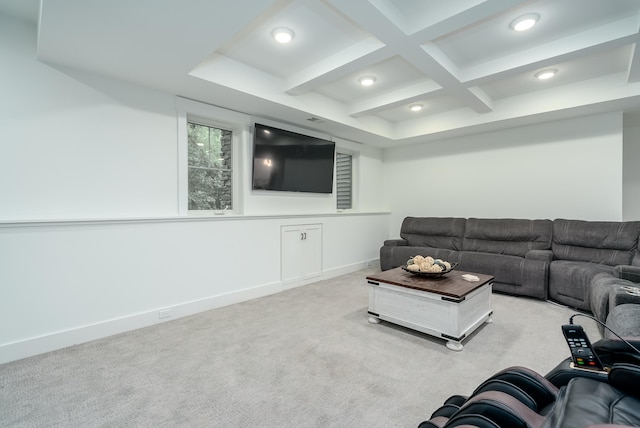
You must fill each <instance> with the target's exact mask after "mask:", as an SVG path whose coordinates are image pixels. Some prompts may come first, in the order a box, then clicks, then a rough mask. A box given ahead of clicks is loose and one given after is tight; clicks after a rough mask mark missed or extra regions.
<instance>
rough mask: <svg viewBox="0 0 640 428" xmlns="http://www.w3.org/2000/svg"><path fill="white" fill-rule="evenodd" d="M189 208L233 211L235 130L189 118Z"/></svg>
mask: <svg viewBox="0 0 640 428" xmlns="http://www.w3.org/2000/svg"><path fill="white" fill-rule="evenodd" d="M187 134H188V137H187V144H188V174H189V178H188V193H189V197H188V198H189V202H188V207H189V210H216V211H221V210H231V209H233V193H232V176H233V174H232V173H233V170H232V158H231V156H232V146H233V132H232V131H229V130H226V129H221V128H217V127H214V126H209V125H204V124H200V123H195V122H192V121H189V122H188V123H187Z"/></svg>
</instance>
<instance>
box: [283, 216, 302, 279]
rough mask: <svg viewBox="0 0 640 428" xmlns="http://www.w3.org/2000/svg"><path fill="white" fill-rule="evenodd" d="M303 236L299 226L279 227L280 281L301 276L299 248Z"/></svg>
mask: <svg viewBox="0 0 640 428" xmlns="http://www.w3.org/2000/svg"><path fill="white" fill-rule="evenodd" d="M303 237H304V235H303V232H302V228H301V227H300V226H283V227H282V229H281V243H280V258H281V261H280V269H281V270H280V279H281V280H282V282H288V281H293V280H296V279H298V278H300V276H301V272H302V267H301V266H300V262H301V260H302V258H301V254H300V248H301V247H302V245H301V243H302V239H303Z"/></svg>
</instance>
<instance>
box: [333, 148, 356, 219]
mask: <svg viewBox="0 0 640 428" xmlns="http://www.w3.org/2000/svg"><path fill="white" fill-rule="evenodd" d="M352 164H353V156H352V155H350V154H347V153H340V152H336V193H337V198H336V199H337V208H338V209H339V210H348V209H351V208H353V198H352V193H353V191H352V189H353V180H352V176H353V168H352Z"/></svg>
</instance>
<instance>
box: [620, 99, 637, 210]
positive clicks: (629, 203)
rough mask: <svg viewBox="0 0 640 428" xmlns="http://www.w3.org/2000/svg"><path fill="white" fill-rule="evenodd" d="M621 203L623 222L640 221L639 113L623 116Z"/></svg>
mask: <svg viewBox="0 0 640 428" xmlns="http://www.w3.org/2000/svg"><path fill="white" fill-rule="evenodd" d="M623 157H624V162H623V174H622V175H623V186H622V194H623V203H622V218H623V220H625V221H632V220H635V221H638V220H640V112H635V113H632V114H625V115H624V149H623Z"/></svg>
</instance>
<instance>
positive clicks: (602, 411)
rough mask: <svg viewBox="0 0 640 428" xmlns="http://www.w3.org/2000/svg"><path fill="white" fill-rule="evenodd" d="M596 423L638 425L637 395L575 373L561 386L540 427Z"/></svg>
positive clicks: (576, 427)
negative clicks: (564, 385) (574, 376)
mask: <svg viewBox="0 0 640 428" xmlns="http://www.w3.org/2000/svg"><path fill="white" fill-rule="evenodd" d="M596 424H619V425H629V426H640V399H638V398H636V397H633V396H629V395H626V394H625V393H624V392H622V391H620V390H618V389H616V388H614V387H612V386H611V385H609V384H608V383H605V382H600V381H597V380H593V379H589V378H584V377H577V378H574V379H572V380H571V381H570V382H569V384H568V385H567V386H566V387H565V388H563V389H561V390H560V394H559V395H558V398H557V400H556V404H555V405H554V407H553V410H552V411H551V413H550V414H549V415H548V416H547V418H546V420H545V421H544V423H543V425H542V427H543V428H551V427H554V428H584V427H586V426H589V425H596Z"/></svg>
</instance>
